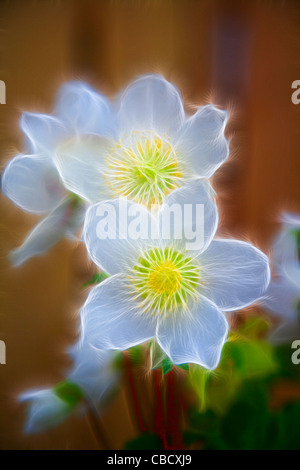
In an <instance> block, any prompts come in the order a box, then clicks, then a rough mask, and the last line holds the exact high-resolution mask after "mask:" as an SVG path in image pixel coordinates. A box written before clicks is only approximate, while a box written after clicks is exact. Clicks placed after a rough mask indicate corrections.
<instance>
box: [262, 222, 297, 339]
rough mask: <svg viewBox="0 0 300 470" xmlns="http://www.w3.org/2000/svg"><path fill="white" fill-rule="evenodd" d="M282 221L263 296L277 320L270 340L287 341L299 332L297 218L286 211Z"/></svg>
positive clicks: (274, 245)
mask: <svg viewBox="0 0 300 470" xmlns="http://www.w3.org/2000/svg"><path fill="white" fill-rule="evenodd" d="M282 223H283V227H282V230H281V232H280V233H279V235H278V236H277V237H276V239H275V241H274V244H273V250H272V257H271V260H272V267H273V271H274V275H273V278H272V280H271V283H270V285H269V288H268V290H267V292H266V295H265V297H264V299H263V303H264V305H265V307H266V308H267V309H268V310H270V311H271V312H273V313H274V314H275V315H276V316H277V317H278V319H279V320H280V325H279V327H278V328H276V329H275V330H274V331H273V332H272V334H271V335H270V339H271V340H272V341H273V342H284V341H290V340H291V339H295V338H297V337H298V336H299V333H300V324H299V318H300V317H299V314H300V258H299V256H300V254H299V250H300V217H299V216H297V215H293V214H287V213H285V214H283V216H282Z"/></svg>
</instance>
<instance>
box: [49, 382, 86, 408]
mask: <svg viewBox="0 0 300 470" xmlns="http://www.w3.org/2000/svg"><path fill="white" fill-rule="evenodd" d="M53 392H54V393H55V395H56V396H57V397H59V398H60V399H61V400H63V401H64V402H65V403H66V404H67V405H68V406H69V407H70V408H74V407H75V406H76V405H77V404H78V403H79V402H80V401H81V400H82V398H83V392H82V390H81V388H80V387H79V386H78V385H76V384H74V383H71V382H68V381H67V380H65V381H63V382H60V383H59V384H57V385H56V386H55V387H54V388H53Z"/></svg>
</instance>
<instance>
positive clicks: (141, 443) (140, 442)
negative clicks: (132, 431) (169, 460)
mask: <svg viewBox="0 0 300 470" xmlns="http://www.w3.org/2000/svg"><path fill="white" fill-rule="evenodd" d="M162 449H163V446H162V442H161V440H160V438H159V437H158V436H157V435H156V434H148V433H144V434H142V435H141V436H139V437H138V438H136V439H133V440H131V441H129V442H127V443H126V444H125V447H124V450H162Z"/></svg>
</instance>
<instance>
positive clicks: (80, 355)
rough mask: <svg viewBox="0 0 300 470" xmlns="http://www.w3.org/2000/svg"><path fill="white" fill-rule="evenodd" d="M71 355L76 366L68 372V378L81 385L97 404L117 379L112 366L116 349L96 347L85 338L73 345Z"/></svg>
mask: <svg viewBox="0 0 300 470" xmlns="http://www.w3.org/2000/svg"><path fill="white" fill-rule="evenodd" d="M69 355H70V356H71V357H72V359H73V361H74V366H73V368H72V370H71V371H70V373H69V374H68V380H69V381H70V382H72V383H75V384H77V385H79V387H80V388H81V389H82V390H83V391H84V392H85V394H86V395H87V396H88V397H89V398H90V399H91V400H92V401H93V402H94V403H95V405H97V404H98V403H99V401H100V399H101V398H102V396H103V395H104V394H105V393H106V392H107V391H108V390H109V389H110V388H111V387H112V385H113V383H114V382H115V381H116V379H117V373H116V371H115V370H114V369H113V366H112V361H113V359H114V357H115V351H110V350H99V349H96V348H94V347H93V346H91V345H90V344H89V343H88V342H87V341H85V340H83V341H79V342H78V343H77V344H76V345H75V346H73V347H72V349H71V350H70V351H69Z"/></svg>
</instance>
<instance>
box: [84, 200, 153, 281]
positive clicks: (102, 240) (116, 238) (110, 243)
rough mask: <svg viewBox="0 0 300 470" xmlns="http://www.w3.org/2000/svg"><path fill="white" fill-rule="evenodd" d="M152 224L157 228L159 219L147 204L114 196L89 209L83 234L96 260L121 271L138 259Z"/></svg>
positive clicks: (101, 265)
mask: <svg viewBox="0 0 300 470" xmlns="http://www.w3.org/2000/svg"><path fill="white" fill-rule="evenodd" d="M152 227H154V230H155V227H156V220H155V219H154V217H153V216H151V214H150V212H148V211H147V210H146V209H145V208H144V207H143V206H141V205H139V204H136V203H134V202H132V201H128V200H127V199H125V198H124V199H122V198H120V199H112V200H108V201H104V202H101V203H99V204H95V205H93V206H91V207H90V208H89V209H88V211H87V214H86V218H85V222H84V228H83V238H84V241H85V243H86V246H87V250H88V254H89V256H90V258H91V259H92V260H93V261H94V263H96V264H97V265H98V266H99V268H100V269H102V270H103V271H105V272H107V273H109V274H117V273H122V272H125V271H127V269H128V267H130V266H133V265H134V264H135V263H136V262H137V260H138V258H139V256H140V255H139V253H140V250H141V249H142V248H143V247H144V246H145V244H147V243H148V242H149V241H150V236H151V228H152ZM154 230H153V231H154Z"/></svg>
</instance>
